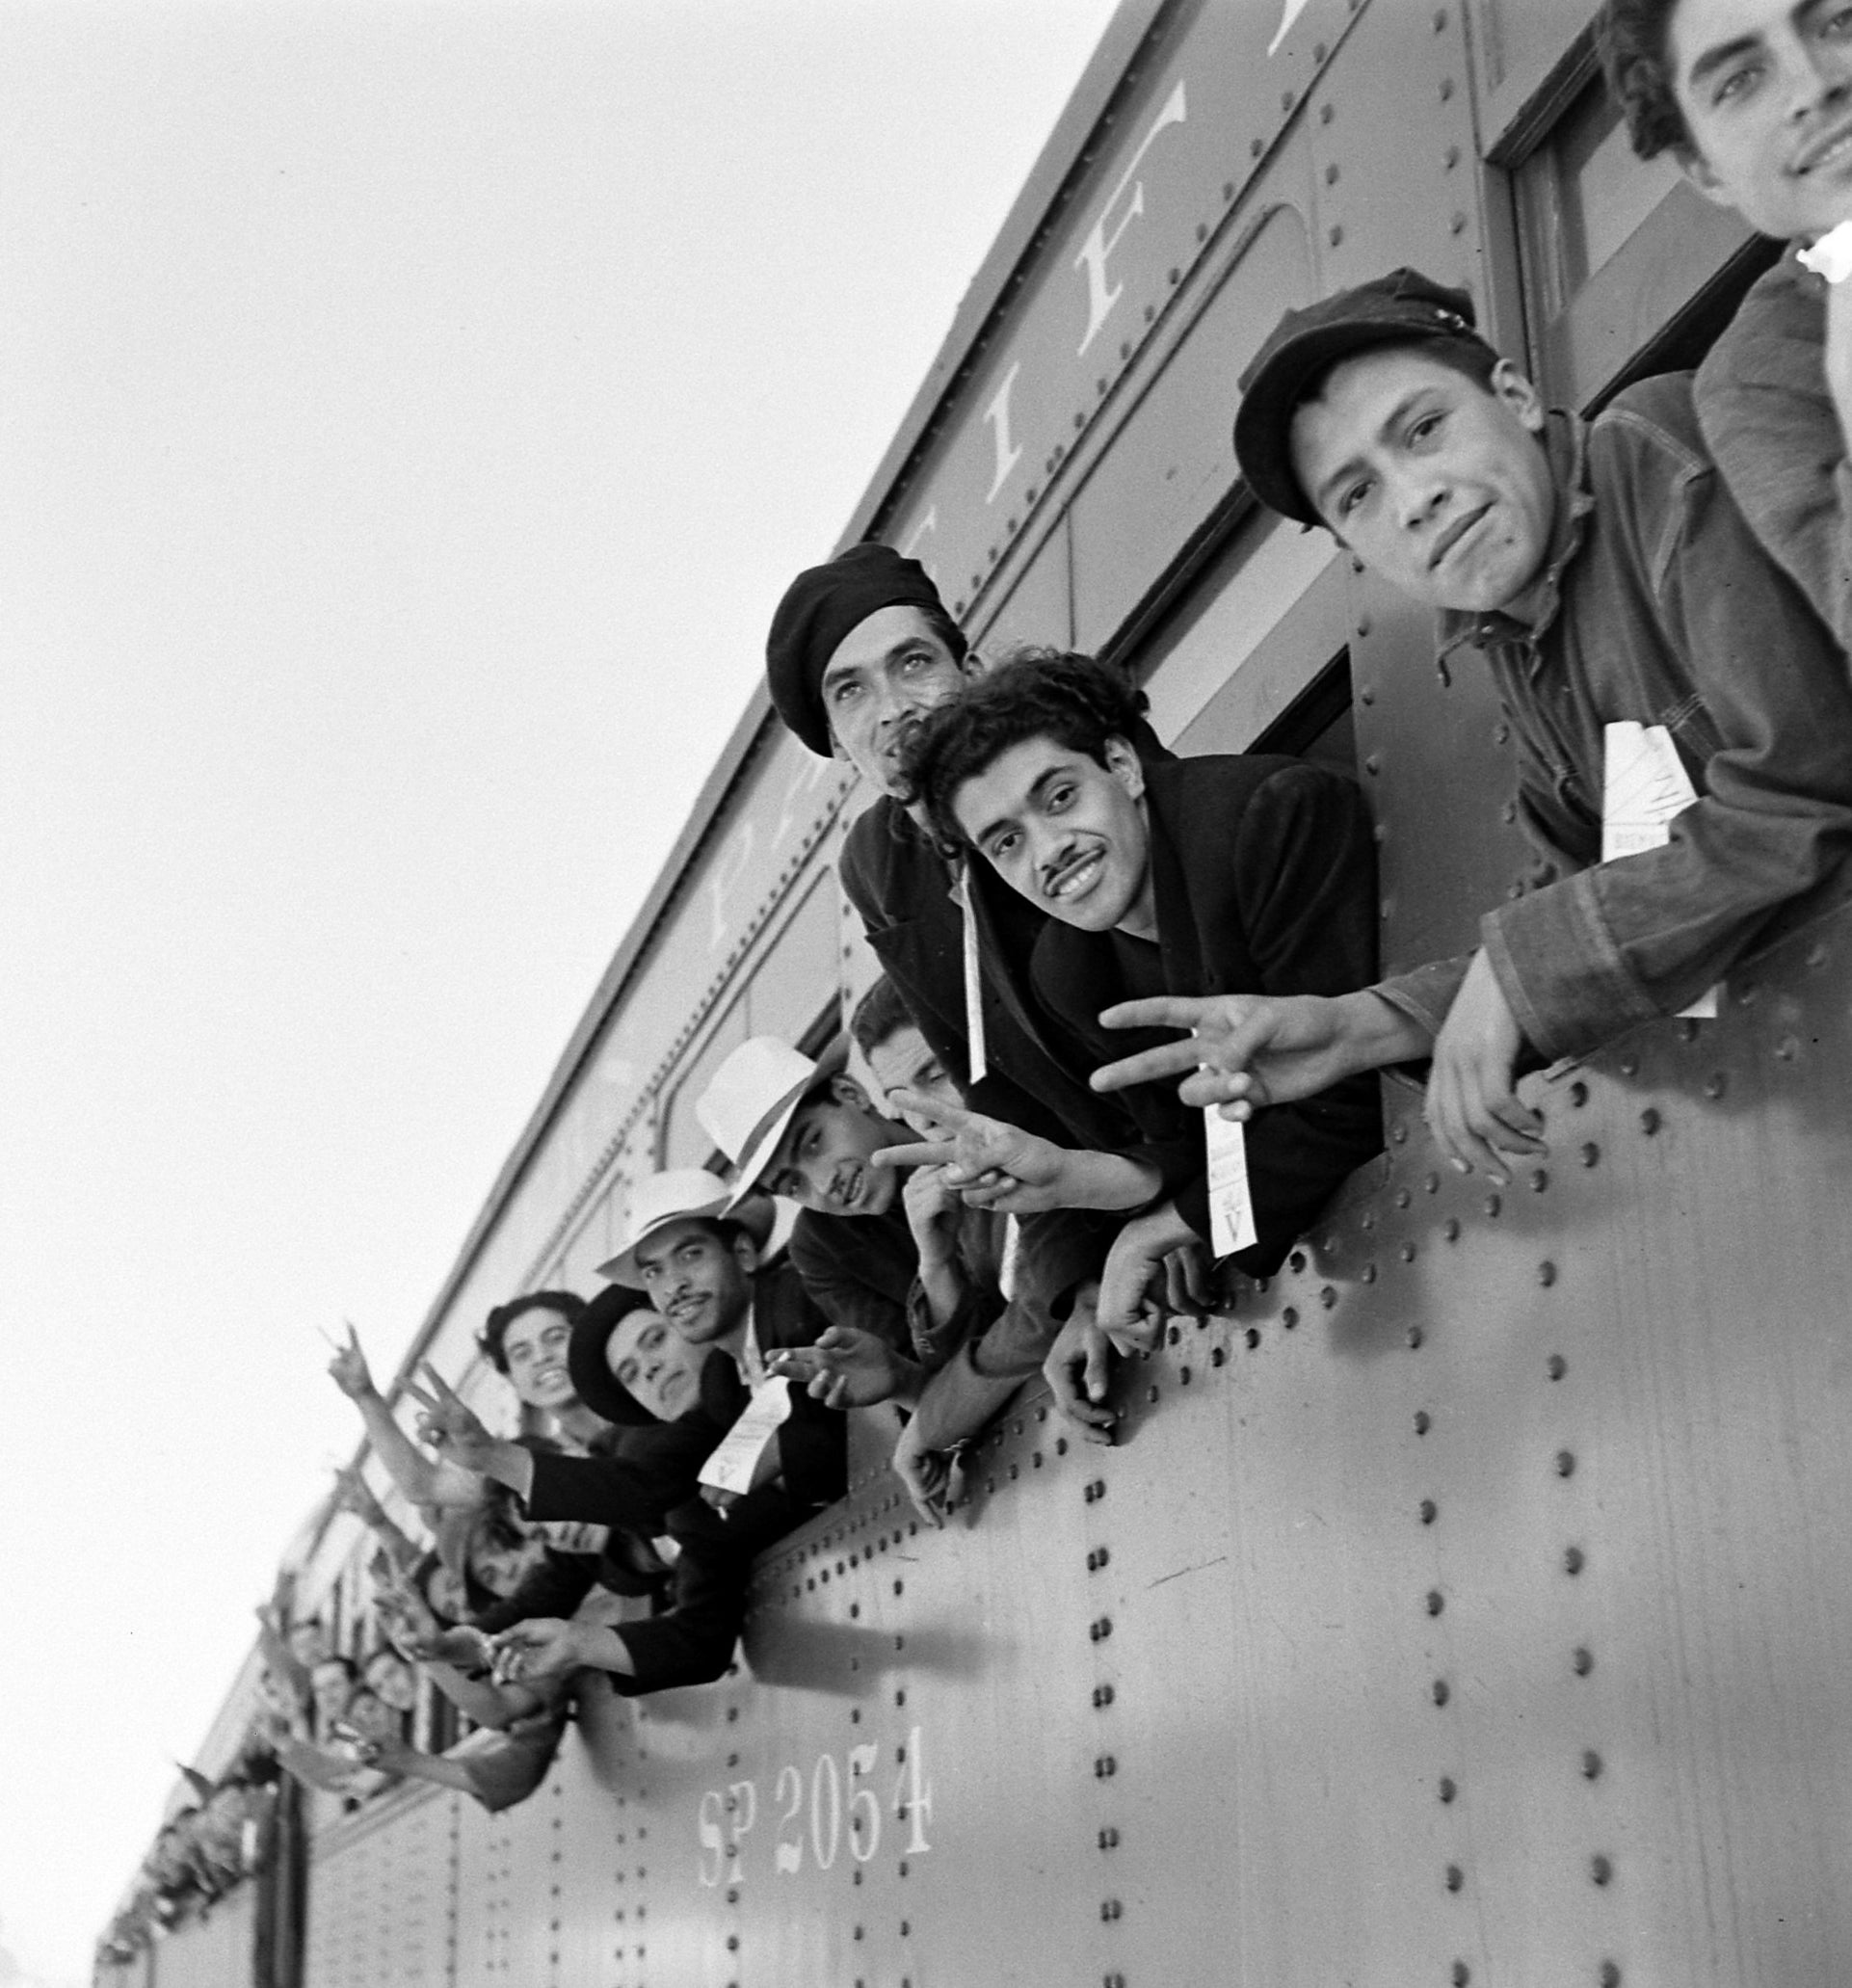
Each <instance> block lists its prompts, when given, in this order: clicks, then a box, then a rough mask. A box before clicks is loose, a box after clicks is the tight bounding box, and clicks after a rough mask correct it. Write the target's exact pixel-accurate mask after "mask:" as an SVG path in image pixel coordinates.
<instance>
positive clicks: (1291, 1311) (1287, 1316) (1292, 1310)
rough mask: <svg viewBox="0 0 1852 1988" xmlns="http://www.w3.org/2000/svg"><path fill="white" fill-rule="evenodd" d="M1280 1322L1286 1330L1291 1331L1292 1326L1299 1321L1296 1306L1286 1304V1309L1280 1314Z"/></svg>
mask: <svg viewBox="0 0 1852 1988" xmlns="http://www.w3.org/2000/svg"><path fill="white" fill-rule="evenodd" d="M1280 1323H1281V1324H1282V1325H1283V1326H1284V1327H1285V1328H1286V1330H1287V1331H1288V1332H1291V1330H1292V1329H1293V1327H1294V1326H1295V1325H1297V1324H1298V1323H1299V1308H1298V1306H1297V1305H1288V1306H1287V1307H1286V1309H1285V1310H1284V1311H1283V1312H1281V1314H1280Z"/></svg>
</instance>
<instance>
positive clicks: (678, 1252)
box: [637, 1238, 707, 1286]
mask: <svg viewBox="0 0 1852 1988" xmlns="http://www.w3.org/2000/svg"><path fill="white" fill-rule="evenodd" d="M706 1254H707V1252H706V1250H705V1249H704V1248H703V1247H702V1245H701V1243H700V1242H699V1241H696V1240H694V1239H692V1238H691V1239H690V1240H689V1241H687V1242H683V1243H678V1244H676V1246H675V1248H674V1249H673V1250H671V1251H670V1252H669V1255H668V1256H667V1257H666V1258H662V1257H652V1258H650V1259H649V1260H648V1262H646V1261H645V1260H644V1259H642V1258H641V1257H639V1258H638V1259H637V1274H638V1276H640V1277H641V1278H642V1279H643V1281H644V1284H645V1286H649V1285H652V1284H657V1283H660V1282H661V1280H662V1279H663V1278H665V1277H667V1276H668V1275H669V1272H670V1269H671V1267H672V1266H673V1267H675V1268H678V1269H682V1270H693V1269H696V1268H697V1267H699V1265H700V1264H701V1261H702V1259H704V1258H705V1256H706Z"/></svg>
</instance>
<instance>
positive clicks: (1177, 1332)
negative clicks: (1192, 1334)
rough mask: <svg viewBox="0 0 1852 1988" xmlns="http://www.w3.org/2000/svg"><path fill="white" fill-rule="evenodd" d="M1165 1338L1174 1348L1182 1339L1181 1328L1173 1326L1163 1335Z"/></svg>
mask: <svg viewBox="0 0 1852 1988" xmlns="http://www.w3.org/2000/svg"><path fill="white" fill-rule="evenodd" d="M1165 1337H1166V1338H1167V1339H1169V1340H1170V1342H1171V1344H1172V1345H1173V1346H1174V1345H1176V1344H1177V1340H1178V1339H1181V1338H1182V1337H1183V1328H1182V1327H1181V1326H1180V1325H1174V1326H1172V1327H1171V1329H1170V1331H1169V1332H1168V1333H1167V1334H1166V1335H1165Z"/></svg>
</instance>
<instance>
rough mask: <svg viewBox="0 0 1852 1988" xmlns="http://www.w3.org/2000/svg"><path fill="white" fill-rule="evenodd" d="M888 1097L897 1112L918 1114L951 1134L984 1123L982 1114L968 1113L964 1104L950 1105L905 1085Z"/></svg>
mask: <svg viewBox="0 0 1852 1988" xmlns="http://www.w3.org/2000/svg"><path fill="white" fill-rule="evenodd" d="M887 1095H888V1101H889V1103H891V1104H892V1105H893V1107H894V1109H895V1110H896V1111H912V1112H916V1113H917V1114H918V1115H919V1116H920V1117H921V1118H924V1119H930V1120H931V1121H932V1123H933V1124H934V1125H936V1126H943V1127H945V1129H946V1130H947V1131H950V1132H962V1131H964V1130H965V1128H966V1127H967V1126H977V1125H982V1124H983V1123H984V1119H983V1114H982V1113H980V1112H975V1111H967V1110H966V1108H965V1107H964V1105H962V1104H948V1103H947V1102H946V1101H945V1100H944V1099H942V1098H935V1097H934V1096H933V1095H932V1094H931V1093H930V1092H928V1091H914V1090H912V1089H910V1088H909V1087H908V1086H907V1085H905V1084H899V1085H897V1086H896V1087H895V1088H894V1089H893V1090H892V1091H890V1092H889V1093H888V1094H887Z"/></svg>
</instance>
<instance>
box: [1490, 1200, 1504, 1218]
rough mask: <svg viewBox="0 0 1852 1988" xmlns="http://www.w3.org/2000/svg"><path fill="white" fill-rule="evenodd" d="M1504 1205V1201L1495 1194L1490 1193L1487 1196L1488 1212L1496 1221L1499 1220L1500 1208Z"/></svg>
mask: <svg viewBox="0 0 1852 1988" xmlns="http://www.w3.org/2000/svg"><path fill="white" fill-rule="evenodd" d="M1503 1206H1504V1203H1503V1202H1502V1201H1500V1200H1499V1198H1498V1197H1497V1196H1496V1195H1495V1194H1488V1195H1487V1196H1486V1213H1487V1214H1488V1215H1490V1216H1491V1217H1492V1218H1493V1219H1494V1221H1496V1220H1497V1217H1498V1210H1499V1209H1500V1208H1502V1207H1503Z"/></svg>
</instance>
